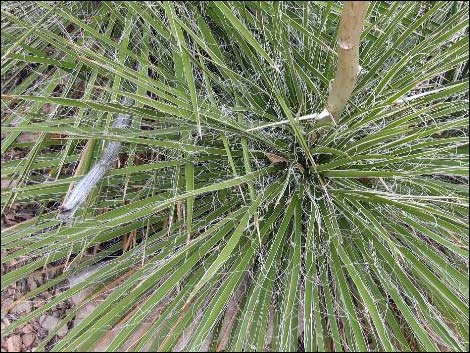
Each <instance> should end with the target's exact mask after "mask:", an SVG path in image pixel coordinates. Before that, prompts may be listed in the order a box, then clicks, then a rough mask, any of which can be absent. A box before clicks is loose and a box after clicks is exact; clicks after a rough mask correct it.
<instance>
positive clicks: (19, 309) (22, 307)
mask: <svg viewBox="0 0 470 353" xmlns="http://www.w3.org/2000/svg"><path fill="white" fill-rule="evenodd" d="M30 311H31V302H28V301H26V302H20V303H19V304H17V305H15V306H14V307H13V308H12V309H11V310H10V312H11V313H13V314H20V313H29V312H30Z"/></svg>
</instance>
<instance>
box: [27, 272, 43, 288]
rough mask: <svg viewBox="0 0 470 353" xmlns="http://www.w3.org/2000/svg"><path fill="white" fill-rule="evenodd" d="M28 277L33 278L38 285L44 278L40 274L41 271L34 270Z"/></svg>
mask: <svg viewBox="0 0 470 353" xmlns="http://www.w3.org/2000/svg"><path fill="white" fill-rule="evenodd" d="M30 278H32V279H34V280H35V281H36V283H37V285H38V286H40V285H41V284H43V282H44V280H43V276H42V273H41V272H36V273H33V274H32V275H31V276H30Z"/></svg>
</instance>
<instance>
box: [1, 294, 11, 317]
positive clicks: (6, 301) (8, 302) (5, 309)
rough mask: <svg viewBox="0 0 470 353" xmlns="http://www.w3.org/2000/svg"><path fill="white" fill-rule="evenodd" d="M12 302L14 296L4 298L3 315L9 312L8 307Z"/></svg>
mask: <svg viewBox="0 0 470 353" xmlns="http://www.w3.org/2000/svg"><path fill="white" fill-rule="evenodd" d="M11 303H13V299H12V298H5V299H2V315H6V314H8V311H9V310H7V309H8V308H9V307H10V305H11Z"/></svg>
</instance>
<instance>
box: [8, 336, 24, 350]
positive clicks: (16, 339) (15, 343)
mask: <svg viewBox="0 0 470 353" xmlns="http://www.w3.org/2000/svg"><path fill="white" fill-rule="evenodd" d="M20 349H21V337H20V336H16V335H15V336H10V337H8V338H7V351H8V352H19V351H20Z"/></svg>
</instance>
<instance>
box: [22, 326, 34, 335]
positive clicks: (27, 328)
mask: <svg viewBox="0 0 470 353" xmlns="http://www.w3.org/2000/svg"><path fill="white" fill-rule="evenodd" d="M22 331H23V333H32V332H34V328H33V326H32V325H31V324H27V325H25V326H24V327H23V330H22Z"/></svg>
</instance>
